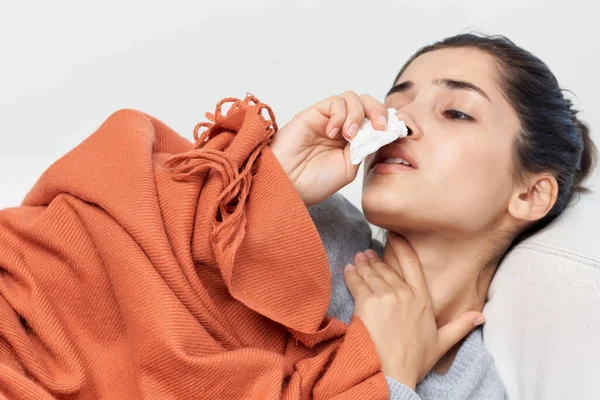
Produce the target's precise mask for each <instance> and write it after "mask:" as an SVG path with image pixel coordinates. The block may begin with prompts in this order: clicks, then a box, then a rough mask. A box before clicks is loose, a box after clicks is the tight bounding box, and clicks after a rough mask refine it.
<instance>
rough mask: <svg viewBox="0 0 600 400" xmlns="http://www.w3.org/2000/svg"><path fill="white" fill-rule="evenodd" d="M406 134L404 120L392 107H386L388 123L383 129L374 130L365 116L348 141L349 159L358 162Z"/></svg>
mask: <svg viewBox="0 0 600 400" xmlns="http://www.w3.org/2000/svg"><path fill="white" fill-rule="evenodd" d="M406 135H408V129H407V128H406V125H405V124H404V122H403V121H400V120H399V119H398V117H397V116H396V110H395V109H393V108H388V123H387V126H386V128H385V131H379V130H376V129H375V128H373V125H371V121H370V120H369V119H367V118H365V120H364V121H363V123H362V125H361V127H360V129H359V130H358V133H357V134H356V136H355V137H354V139H352V141H351V142H350V161H351V162H352V164H355V165H356V164H360V163H361V162H362V161H363V160H364V159H365V158H366V157H367V156H368V155H369V154H372V153H375V152H376V151H377V150H379V149H380V148H381V147H383V146H385V145H386V144H389V143H392V142H393V141H394V140H396V139H398V138H399V137H406Z"/></svg>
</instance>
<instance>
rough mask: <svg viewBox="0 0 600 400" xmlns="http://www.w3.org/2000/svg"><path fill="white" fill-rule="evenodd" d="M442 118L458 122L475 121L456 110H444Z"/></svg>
mask: <svg viewBox="0 0 600 400" xmlns="http://www.w3.org/2000/svg"><path fill="white" fill-rule="evenodd" d="M444 116H446V117H447V118H449V119H457V120H460V121H475V119H474V118H473V117H471V116H470V115H468V114H465V113H464V112H461V111H457V110H446V111H444Z"/></svg>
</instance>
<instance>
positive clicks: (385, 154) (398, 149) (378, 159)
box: [369, 142, 419, 169]
mask: <svg viewBox="0 0 600 400" xmlns="http://www.w3.org/2000/svg"><path fill="white" fill-rule="evenodd" d="M389 158H401V159H403V160H405V161H408V162H409V163H410V166H411V167H412V168H414V169H417V168H418V167H419V166H418V164H417V160H415V158H414V157H413V156H412V154H410V153H409V152H408V150H406V148H405V147H404V146H403V145H401V144H400V143H397V142H392V143H390V144H387V145H385V146H383V147H382V148H381V149H379V150H378V151H377V153H375V158H374V160H373V162H372V163H371V165H370V168H372V167H374V166H375V165H376V164H378V163H382V162H383V161H384V160H387V159H389ZM370 168H369V169H370Z"/></svg>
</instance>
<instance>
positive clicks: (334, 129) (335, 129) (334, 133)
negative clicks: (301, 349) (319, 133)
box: [329, 126, 340, 139]
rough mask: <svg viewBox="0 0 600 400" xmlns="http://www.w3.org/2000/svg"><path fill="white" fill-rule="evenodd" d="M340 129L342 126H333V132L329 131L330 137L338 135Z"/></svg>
mask: <svg viewBox="0 0 600 400" xmlns="http://www.w3.org/2000/svg"><path fill="white" fill-rule="evenodd" d="M339 131H340V128H338V127H337V126H336V127H335V128H333V129H332V130H331V132H329V137H330V138H332V139H333V138H334V137H335V135H337V134H338V132H339Z"/></svg>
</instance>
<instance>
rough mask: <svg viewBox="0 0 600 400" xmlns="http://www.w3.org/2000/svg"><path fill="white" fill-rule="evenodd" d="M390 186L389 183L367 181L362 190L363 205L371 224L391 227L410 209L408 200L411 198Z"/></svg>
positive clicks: (385, 227)
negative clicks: (378, 183)
mask: <svg viewBox="0 0 600 400" xmlns="http://www.w3.org/2000/svg"><path fill="white" fill-rule="evenodd" d="M386 188H387V190H386ZM389 188H390V186H389V185H382V186H380V185H377V184H374V183H366V184H365V185H364V186H363V192H362V201H361V206H362V210H363V213H364V215H365V218H366V219H367V221H369V222H370V223H371V224H373V225H376V226H379V227H381V228H384V229H390V227H391V226H394V225H395V222H396V221H399V220H402V219H404V218H403V215H404V214H406V213H407V212H409V211H410V204H408V202H407V200H409V199H407V198H403V196H402V195H401V194H400V193H399V192H398V191H393V190H389Z"/></svg>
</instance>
